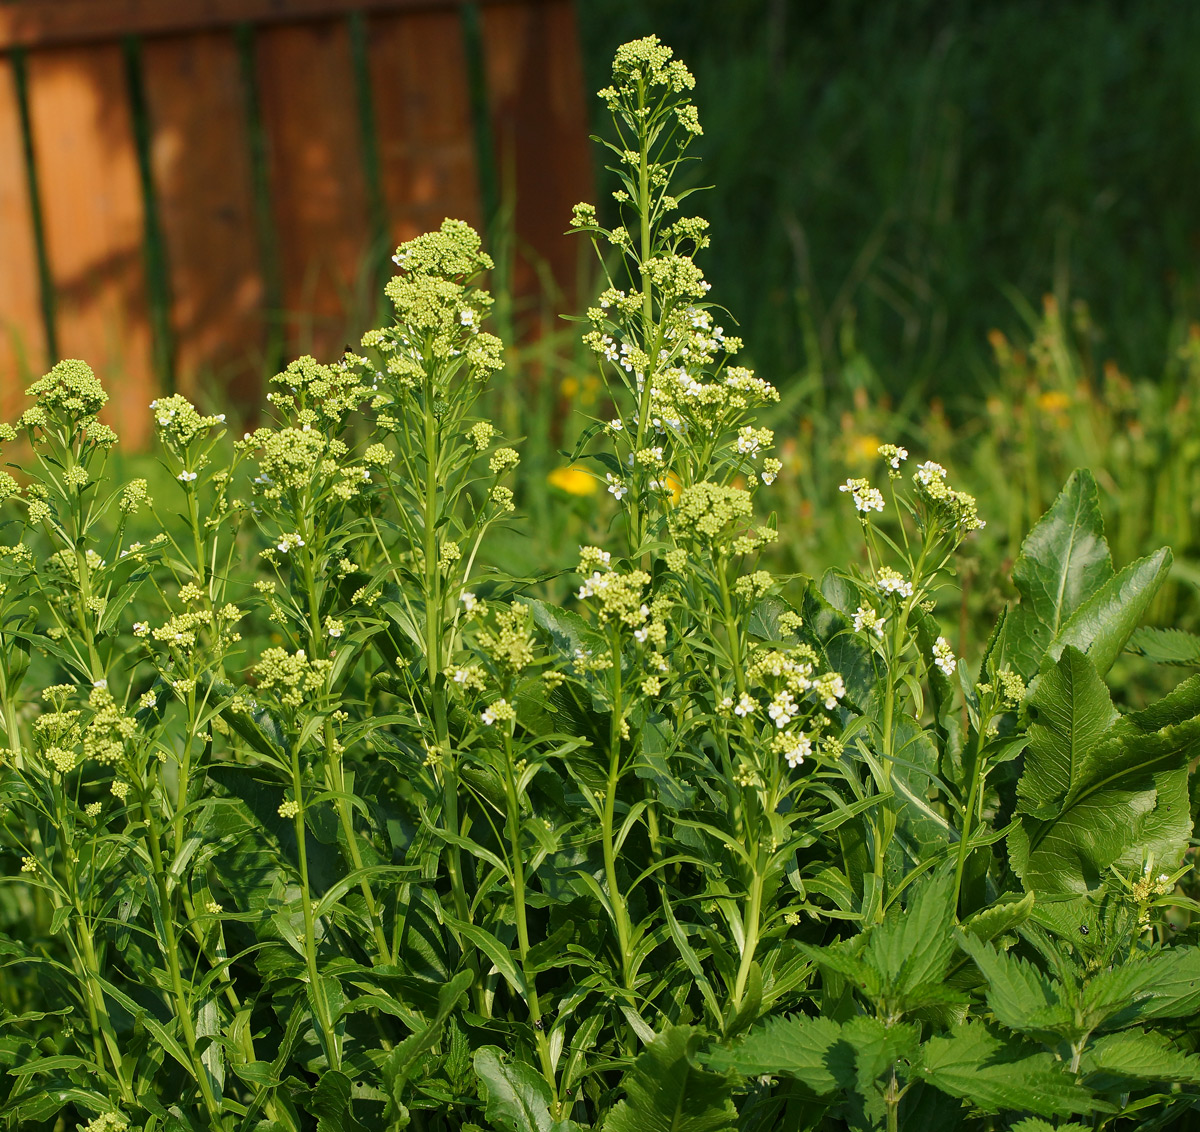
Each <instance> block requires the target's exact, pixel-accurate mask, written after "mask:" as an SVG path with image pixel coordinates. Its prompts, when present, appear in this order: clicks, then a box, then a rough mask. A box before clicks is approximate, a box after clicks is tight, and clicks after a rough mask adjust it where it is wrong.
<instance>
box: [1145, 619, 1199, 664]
mask: <svg viewBox="0 0 1200 1132" xmlns="http://www.w3.org/2000/svg"><path fill="white" fill-rule="evenodd" d="M1128 648H1129V651H1130V652H1136V653H1137V654H1138V655H1139V656H1144V657H1145V658H1146V659H1147V660H1152V661H1154V663H1155V664H1178V665H1200V637H1198V636H1197V635H1196V634H1195V633H1189V632H1187V631H1186V630H1185V629H1153V628H1150V627H1145V628H1141V629H1135V630H1134V632H1133V634H1132V635H1131V636H1130V638H1129V641H1128Z"/></svg>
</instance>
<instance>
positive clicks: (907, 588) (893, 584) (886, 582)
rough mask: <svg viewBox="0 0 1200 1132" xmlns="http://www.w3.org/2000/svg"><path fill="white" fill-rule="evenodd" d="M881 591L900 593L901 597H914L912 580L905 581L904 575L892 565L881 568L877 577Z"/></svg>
mask: <svg viewBox="0 0 1200 1132" xmlns="http://www.w3.org/2000/svg"><path fill="white" fill-rule="evenodd" d="M875 584H876V585H877V586H878V587H879V592H880V593H885V594H899V595H900V596H901V597H912V592H913V588H912V582H909V581H905V578H904V575H903V574H900V573H898V572H897V571H895V570H893V569H892V568H891V567H890V566H883V567H881V568H880V571H879V576H878V577H877V578H876V579H875Z"/></svg>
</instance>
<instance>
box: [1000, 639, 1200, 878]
mask: <svg viewBox="0 0 1200 1132" xmlns="http://www.w3.org/2000/svg"><path fill="white" fill-rule="evenodd" d="M1102 688H1103V686H1102V685H1101V684H1099V677H1098V676H1097V675H1096V674H1095V669H1094V667H1093V666H1092V664H1091V661H1090V660H1088V658H1086V657H1085V656H1083V654H1082V653H1080V652H1078V651H1077V650H1076V649H1074V648H1072V647H1070V646H1068V647H1067V649H1066V650H1065V651H1064V652H1063V655H1062V656H1061V657H1060V658H1059V661H1058V663H1057V665H1056V666H1055V668H1054V669H1051V670H1050V671H1049V672H1047V673H1046V674H1045V676H1043V678H1042V684H1041V686H1040V687H1039V689H1038V692H1037V695H1036V696H1035V697H1034V698H1033V700H1032V701H1031V704H1034V705H1038V706H1039V707H1040V709H1041V710H1040V712H1039V716H1038V719H1037V720H1036V721H1035V722H1033V723H1031V725H1030V729H1029V731H1030V743H1029V750H1028V752H1027V755H1026V763H1025V770H1024V773H1023V774H1022V777H1021V781H1020V783H1019V785H1018V796H1019V798H1020V799H1021V801H1020V804H1019V806H1018V815H1017V817H1018V824H1017V825H1016V826H1015V827H1014V829H1013V831H1012V832H1011V833H1010V834H1009V838H1008V849H1009V859H1010V861H1011V863H1012V866H1013V870H1014V872H1016V874H1017V875H1018V876H1019V877H1020V878H1021V880H1022V881H1023V883H1024V885H1025V887H1026V889H1027V890H1030V891H1033V892H1036V893H1037V894H1038V896H1039V897H1045V896H1083V895H1085V894H1086V893H1087V892H1089V891H1092V890H1094V889H1096V888H1097V887H1099V885H1100V883H1101V881H1102V878H1103V877H1104V875H1105V874H1106V873H1107V871H1108V870H1109V869H1110V868H1116V869H1117V870H1118V871H1121V872H1124V873H1126V874H1128V873H1130V872H1132V871H1134V870H1136V869H1139V868H1140V867H1141V864H1142V861H1143V859H1144V856H1145V854H1147V853H1152V854H1153V855H1154V857H1155V858H1156V859H1158V860H1160V861H1174V860H1178V859H1179V857H1180V856H1181V855H1182V853H1183V851H1184V849H1185V848H1186V846H1187V839H1188V837H1189V836H1190V834H1191V828H1192V825H1191V817H1190V814H1189V807H1188V797H1187V767H1188V762H1189V760H1190V759H1191V757H1192V756H1193V755H1194V754H1195V752H1196V750H1197V749H1198V748H1200V677H1193V678H1192V679H1191V680H1188V681H1186V682H1185V683H1184V684H1181V685H1180V686H1179V687H1178V688H1176V689H1175V691H1174V692H1172V693H1171V694H1170V695H1169V696H1167V697H1165V698H1164V699H1163V700H1162V701H1160V702H1159V703H1158V704H1155V705H1153V706H1152V707H1150V708H1148V709H1146V710H1145V711H1142V712H1135V713H1132V714H1130V715H1128V716H1123V717H1120V718H1117V719H1115V720H1113V721H1112V722H1111V725H1110V726H1108V727H1107V729H1106V730H1104V731H1103V732H1102V733H1100V734H1097V731H1098V730H1099V727H1098V724H1099V723H1100V722H1103V721H1104V720H1106V719H1111V718H1112V717H1111V715H1110V712H1111V702H1110V701H1109V700H1108V697H1107V692H1106V691H1103V694H1101V693H1102ZM1064 786H1065V787H1066V790H1065V793H1063V789H1064Z"/></svg>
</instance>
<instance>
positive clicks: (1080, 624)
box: [1043, 546, 1171, 673]
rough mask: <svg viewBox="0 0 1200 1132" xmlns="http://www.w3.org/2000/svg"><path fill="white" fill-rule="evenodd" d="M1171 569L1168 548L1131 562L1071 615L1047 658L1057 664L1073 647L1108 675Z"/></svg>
mask: <svg viewBox="0 0 1200 1132" xmlns="http://www.w3.org/2000/svg"><path fill="white" fill-rule="evenodd" d="M1170 569H1171V552H1170V550H1168V549H1167V547H1165V546H1164V547H1163V548H1162V549H1161V550H1158V551H1156V552H1155V553H1154V554H1151V555H1149V556H1148V557H1146V558H1139V559H1138V561H1136V562H1131V563H1130V564H1129V565H1128V566H1126V567H1125V569H1124V570H1122V571H1121V572H1120V573H1119V574H1117V575H1116V576H1115V577H1112V578H1109V580H1108V581H1107V582H1105V583H1104V585H1102V586H1101V587H1100V588H1099V589H1098V590H1097V591H1096V592H1095V593H1094V594H1092V596H1091V597H1089V598H1088V599H1087V600H1086V601H1084V602H1083V604H1081V605H1080V606H1079V608H1078V609H1076V610H1075V612H1074V613H1072V614H1071V616H1070V619H1069V620H1068V621H1067V622H1066V624H1065V625H1063V627H1062V629H1061V630H1060V631H1059V632H1058V633H1056V634H1055V636H1054V639H1053V641H1052V642H1051V644H1050V647H1049V650H1048V653H1047V655H1048V656H1050V657H1052V658H1053V659H1054V660H1057V659H1058V658H1059V657H1060V656H1061V655H1062V651H1063V649H1064V648H1065V647H1066V646H1067V645H1074V646H1075V648H1077V649H1079V650H1080V651H1081V652H1086V653H1087V654H1088V656H1089V657H1090V658H1091V660H1092V663H1093V664H1094V665H1095V666H1096V670H1097V671H1098V672H1101V673H1104V672H1107V671H1108V670H1109V669H1110V668H1111V667H1112V664H1113V661H1114V660H1116V659H1117V657H1118V656H1119V655H1120V653H1121V650H1122V649H1123V648H1124V647H1125V642H1126V641H1128V640H1129V637H1130V635H1131V634H1132V633H1133V631H1134V629H1136V628H1137V627H1138V624H1139V623H1140V622H1141V620H1142V618H1143V617H1144V616H1145V615H1146V610H1147V609H1148V608H1149V607H1150V603H1151V602H1152V601H1153V600H1154V595H1155V594H1157V593H1158V591H1159V589H1160V588H1161V587H1162V584H1163V582H1165V581H1166V580H1167V574H1168V573H1169V572H1170ZM1043 663H1044V662H1043Z"/></svg>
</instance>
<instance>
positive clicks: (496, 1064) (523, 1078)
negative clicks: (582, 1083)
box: [474, 1046, 575, 1132]
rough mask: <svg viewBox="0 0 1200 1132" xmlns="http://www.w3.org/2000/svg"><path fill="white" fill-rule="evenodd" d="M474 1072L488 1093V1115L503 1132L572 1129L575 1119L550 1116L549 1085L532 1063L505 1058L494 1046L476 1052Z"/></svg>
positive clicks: (486, 1100) (486, 1113)
mask: <svg viewBox="0 0 1200 1132" xmlns="http://www.w3.org/2000/svg"><path fill="white" fill-rule="evenodd" d="M474 1065H475V1073H476V1075H477V1076H478V1077H479V1082H480V1084H481V1085H482V1086H483V1091H484V1093H485V1098H486V1099H485V1103H486V1106H487V1107H486V1109H485V1115H486V1116H487V1119H488V1120H489V1121H490V1122H491V1124H492V1126H493V1127H495V1128H501V1129H504V1132H570V1130H571V1129H574V1128H575V1125H574V1123H573V1122H572V1121H569V1120H562V1121H558V1120H555V1119H554V1118H553V1117H552V1116H551V1115H550V1104H551V1102H552V1100H553V1098H552V1096H551V1095H550V1086H549V1085H547V1084H546V1082H545V1081H544V1080H543V1079H542V1075H541V1074H540V1073H538V1071H537V1070H536V1069H534V1068H533V1067H532V1066H530V1065H527V1064H526V1063H525V1062H523V1061H506V1060H505V1058H504V1054H503V1052H502V1051H501V1050H499V1049H497V1048H496V1047H495V1046H483V1047H482V1048H481V1049H478V1050H476V1051H475V1060H474Z"/></svg>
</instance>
